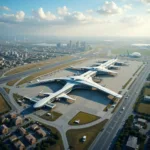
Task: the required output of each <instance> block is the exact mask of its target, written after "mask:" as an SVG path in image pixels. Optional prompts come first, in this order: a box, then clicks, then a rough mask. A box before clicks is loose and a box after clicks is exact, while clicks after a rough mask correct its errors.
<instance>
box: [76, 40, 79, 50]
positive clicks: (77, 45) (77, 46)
mask: <svg viewBox="0 0 150 150" xmlns="http://www.w3.org/2000/svg"><path fill="white" fill-rule="evenodd" d="M78 48H80V43H79V41H77V42H76V49H78Z"/></svg>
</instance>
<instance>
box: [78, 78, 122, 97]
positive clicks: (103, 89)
mask: <svg viewBox="0 0 150 150" xmlns="http://www.w3.org/2000/svg"><path fill="white" fill-rule="evenodd" d="M80 83H82V84H84V85H87V86H90V87H94V88H96V89H98V90H100V91H103V92H105V93H107V94H110V95H113V96H115V97H117V98H122V95H120V94H118V93H116V92H114V91H112V90H110V89H108V88H105V87H103V86H101V85H99V84H97V83H95V82H92V81H89V82H88V81H87V82H86V81H81V82H80Z"/></svg>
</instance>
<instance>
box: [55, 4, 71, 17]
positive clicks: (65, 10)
mask: <svg viewBox="0 0 150 150" xmlns="http://www.w3.org/2000/svg"><path fill="white" fill-rule="evenodd" d="M57 13H58V14H59V15H61V16H66V15H69V14H70V13H69V12H68V8H67V7H66V6H64V7H58V8H57Z"/></svg>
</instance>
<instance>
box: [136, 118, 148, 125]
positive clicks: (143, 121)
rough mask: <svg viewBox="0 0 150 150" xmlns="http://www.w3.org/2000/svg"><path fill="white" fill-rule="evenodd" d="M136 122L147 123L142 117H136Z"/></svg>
mask: <svg viewBox="0 0 150 150" xmlns="http://www.w3.org/2000/svg"><path fill="white" fill-rule="evenodd" d="M137 122H138V123H139V124H141V125H145V124H146V123H147V121H146V120H145V119H142V118H138V120H137Z"/></svg>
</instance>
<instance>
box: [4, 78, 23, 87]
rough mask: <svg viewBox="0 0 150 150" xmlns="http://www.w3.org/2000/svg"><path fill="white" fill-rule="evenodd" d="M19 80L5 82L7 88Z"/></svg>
mask: <svg viewBox="0 0 150 150" xmlns="http://www.w3.org/2000/svg"><path fill="white" fill-rule="evenodd" d="M19 80H20V79H15V80H11V81H9V82H7V85H8V86H13V85H14V84H15V83H16V82H17V81H19Z"/></svg>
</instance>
